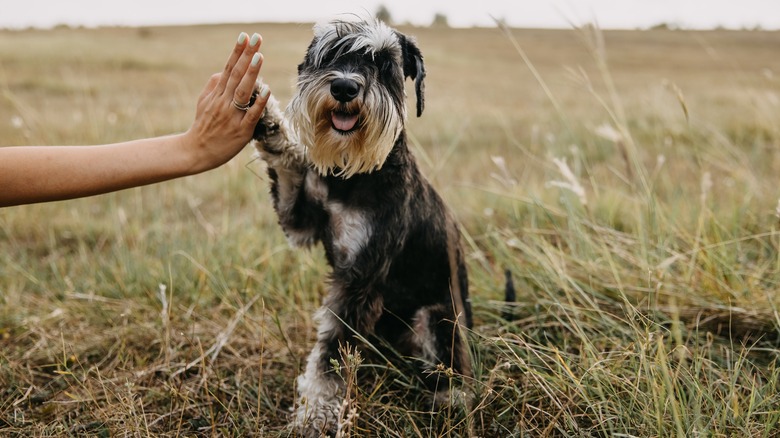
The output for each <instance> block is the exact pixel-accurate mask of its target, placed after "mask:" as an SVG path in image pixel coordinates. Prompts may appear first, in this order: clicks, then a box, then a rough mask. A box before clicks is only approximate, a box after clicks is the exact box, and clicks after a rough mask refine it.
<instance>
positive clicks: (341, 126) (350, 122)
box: [330, 112, 358, 131]
mask: <svg viewBox="0 0 780 438" xmlns="http://www.w3.org/2000/svg"><path fill="white" fill-rule="evenodd" d="M330 119H331V121H332V122H333V126H334V127H335V128H336V129H338V130H339V131H349V130H351V129H352V128H354V127H355V124H356V123H357V120H358V116H357V114H354V115H349V114H345V113H340V112H334V113H333V114H331V116H330Z"/></svg>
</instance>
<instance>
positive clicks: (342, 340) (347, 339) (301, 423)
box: [293, 282, 382, 436]
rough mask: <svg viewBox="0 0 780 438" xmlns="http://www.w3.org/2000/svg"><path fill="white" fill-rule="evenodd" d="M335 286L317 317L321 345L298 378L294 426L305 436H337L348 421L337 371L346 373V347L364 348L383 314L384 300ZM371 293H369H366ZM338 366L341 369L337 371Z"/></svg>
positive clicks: (339, 376) (343, 392)
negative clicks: (358, 295) (365, 338)
mask: <svg viewBox="0 0 780 438" xmlns="http://www.w3.org/2000/svg"><path fill="white" fill-rule="evenodd" d="M341 286H342V285H339V284H338V282H335V283H334V284H333V286H332V289H331V291H330V293H329V295H328V297H327V298H326V299H325V302H324V303H323V306H322V308H320V310H319V311H318V312H317V314H316V315H315V320H316V322H317V326H318V330H317V343H316V344H315V345H314V348H313V349H312V351H311V353H310V354H309V357H308V360H307V364H306V370H305V371H304V373H303V374H302V375H300V376H299V377H298V381H297V382H298V393H299V395H300V400H299V403H300V404H299V406H298V408H297V410H296V412H295V417H294V419H293V423H294V425H295V426H296V427H297V428H298V430H300V431H301V432H302V433H303V434H304V436H322V435H323V434H330V435H335V434H337V432H338V431H339V429H340V427H341V425H342V423H343V422H344V420H345V418H341V417H340V414H344V413H345V412H344V410H343V406H342V405H343V403H344V396H345V384H344V383H345V382H344V378H343V376H342V375H339V374H338V372H337V369H338V368H339V367H341V368H342V369H343V367H344V366H346V365H347V364H345V363H344V362H343V360H342V359H343V358H342V354H343V350H342V349H343V348H344V347H345V346H346V345H348V344H349V345H351V346H352V347H358V349H359V347H360V345H361V342H360V340H359V337H360V336H368V335H370V334H371V333H372V332H373V330H374V326H375V325H376V322H377V320H378V319H379V317H380V316H381V314H382V298H381V296H378V295H372V294H370V293H362V294H361V299H358V300H355V299H354V298H355V291H351V292H350V291H349V288H341ZM364 292H367V291H364ZM334 364H337V365H338V367H334Z"/></svg>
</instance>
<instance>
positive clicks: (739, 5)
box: [0, 0, 780, 29]
mask: <svg viewBox="0 0 780 438" xmlns="http://www.w3.org/2000/svg"><path fill="white" fill-rule="evenodd" d="M380 4H384V5H386V6H387V8H388V9H389V10H390V13H391V16H392V18H393V20H394V21H395V22H396V23H404V22H410V23H412V24H417V25H428V24H430V23H431V21H432V20H433V16H434V14H436V13H441V14H444V15H445V16H446V17H447V19H448V21H449V24H450V25H451V26H458V27H468V26H475V25H476V26H492V25H494V22H493V20H492V19H491V15H492V16H494V17H497V18H500V19H504V20H506V22H507V23H508V24H510V25H511V26H517V27H562V28H569V27H571V24H574V25H580V24H584V23H588V22H596V23H597V24H598V25H599V26H600V27H601V28H604V29H613V28H626V29H632V28H647V27H650V26H653V25H655V24H658V23H669V24H673V25H678V26H680V27H684V28H690V29H707V28H713V27H716V26H723V27H726V28H734V29H739V28H753V27H755V26H760V27H761V28H763V29H780V0H386V1H379V0H376V1H349V0H304V1H292V0H277V1H262V0H125V1H115V0H114V1H111V0H0V28H24V27H43V28H47V27H52V26H55V25H58V24H68V25H72V26H88V27H93V26H111V25H123V26H143V25H161V24H197V23H226V22H230V23H234V22H269V21H270V22H274V21H282V22H313V21H321V20H325V19H329V18H332V17H334V16H336V15H337V14H340V13H362V14H366V13H367V14H369V15H374V13H375V12H376V10H377V8H378V7H379V5H380Z"/></svg>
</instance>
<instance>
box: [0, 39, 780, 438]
mask: <svg viewBox="0 0 780 438" xmlns="http://www.w3.org/2000/svg"><path fill="white" fill-rule="evenodd" d="M239 30H249V31H253V30H259V31H260V32H262V33H263V35H264V38H265V43H264V49H263V51H264V53H265V59H266V64H265V66H264V67H263V75H264V77H265V80H266V82H268V83H270V84H271V85H272V90H273V92H274V93H275V94H276V95H277V96H278V97H280V98H281V99H282V100H283V101H286V100H287V99H288V98H289V96H290V93H291V88H290V86H291V83H292V77H293V74H294V72H295V65H296V64H297V62H298V61H299V58H300V57H301V56H302V54H303V50H304V49H305V47H306V44H307V42H308V39H309V37H310V31H309V26H308V25H267V24H263V25H256V26H227V25H226V26H204V27H176V28H145V29H97V30H84V29H57V30H53V31H21V32H1V33H0V35H1V36H2V37H1V38H0V91H1V92H2V100H0V102H2V103H0V145H12V144H41V143H44V144H94V143H107V142H112V141H121V140H125V139H131V138H138V137H143V136H150V135H157V134H165V133H170V132H175V131H180V130H184V129H186V128H187V124H188V123H189V121H190V118H191V117H192V114H193V105H194V102H195V98H196V96H197V93H198V92H199V90H200V87H201V86H202V84H203V83H204V82H205V80H206V78H207V77H208V75H209V74H210V73H211V72H214V71H218V70H219V69H220V68H221V66H222V63H223V62H224V57H225V56H226V55H227V50H229V47H230V44H231V43H232V40H233V38H234V36H235V35H237V34H238V32H239ZM404 30H406V31H408V32H409V33H412V34H415V35H416V36H417V38H418V40H419V43H420V46H421V48H422V50H423V53H424V55H425V59H426V67H427V69H428V79H427V95H426V97H427V100H426V104H427V105H426V111H425V114H423V117H422V118H420V119H410V120H409V132H410V138H411V139H412V143H413V147H414V151H415V154H416V155H417V157H418V160H419V161H420V163H421V165H422V167H423V168H424V171H425V173H426V175H428V177H429V178H430V179H431V181H432V182H433V183H434V185H435V186H436V187H437V188H439V189H440V191H441V192H442V194H443V196H444V197H445V198H446V199H447V200H448V201H449V203H450V204H451V205H452V206H453V208H454V210H455V213H456V215H457V216H458V217H459V219H460V221H461V222H462V224H463V230H464V241H465V243H466V245H467V249H468V250H467V252H468V263H469V268H470V280H471V285H472V287H471V291H472V292H471V293H472V296H473V297H474V307H475V313H476V321H477V324H476V326H475V328H474V330H473V333H472V334H471V339H472V344H473V348H472V354H473V358H474V363H475V376H474V378H473V379H470V380H469V381H468V382H466V386H467V388H468V389H469V390H470V391H471V392H472V393H473V394H474V396H473V400H472V403H471V404H470V405H469V406H467V407H463V406H461V405H458V404H454V405H453V406H452V407H451V408H450V410H449V411H445V412H444V413H438V412H432V411H431V409H430V407H429V406H428V403H427V401H426V399H425V397H424V396H423V394H421V392H420V388H421V386H420V385H419V383H418V382H416V381H415V379H414V378H412V377H410V376H409V374H408V373H407V372H406V370H404V369H397V368H394V367H393V366H389V365H384V364H375V363H368V362H365V361H362V360H360V358H359V357H357V356H354V355H353V356H352V357H351V359H350V360H348V361H346V363H347V364H348V366H346V367H345V368H344V369H342V370H341V371H342V375H343V376H344V377H345V379H346V381H347V382H348V383H349V387H350V388H351V389H352V391H351V393H350V398H349V404H348V405H347V408H345V412H344V418H345V419H347V418H348V419H349V427H348V428H347V430H348V431H349V433H350V434H351V435H352V436H402V437H407V436H422V437H428V436H466V435H476V436H496V437H499V436H500V437H505V436H594V435H595V436H774V435H775V432H774V431H775V429H776V426H777V423H778V419H779V418H780V400H778V395H777V394H778V391H777V387H776V386H777V380H778V367H777V354H778V348H777V342H778V333H779V332H778V318H777V311H776V309H777V307H778V304H779V303H780V301H779V299H778V296H777V294H776V293H775V291H776V290H777V288H778V287H777V286H778V280H780V277H779V275H780V258H778V245H779V244H780V235H778V232H777V230H776V229H777V225H778V221H779V220H780V219H778V214H779V213H778V197H780V193H778V192H777V190H776V189H775V187H776V184H774V179H775V175H777V174H778V170H780V169H779V168H780V162H779V161H778V159H777V148H778V145H779V144H780V132H778V129H779V128H778V124H777V120H779V119H780V117H779V116H780V101H779V100H778V93H779V92H780V82H778V79H777V77H776V75H777V74H778V72H780V59H779V58H777V57H776V56H775V52H776V47H778V43H780V41H778V40H780V34H778V33H773V32H725V31H724V32H669V31H652V32H603V33H602V32H598V31H595V30H593V29H582V30H570V31H543V30H501V29H460V30H456V29H441V28H437V29H404ZM0 248H1V249H2V250H0V434H3V435H10V436H51V435H98V436H112V435H144V436H179V435H182V436H192V435H215V436H222V435H227V436H288V435H289V431H288V430H287V429H285V425H286V423H287V419H288V414H289V410H290V407H291V406H292V404H293V403H294V398H295V388H294V378H295V376H296V375H297V374H298V373H299V371H300V370H301V368H302V366H303V363H304V360H305V357H306V354H307V352H308V349H309V348H310V346H311V344H312V342H313V335H314V327H313V323H312V320H311V316H310V315H311V312H312V311H313V310H314V309H315V308H316V307H317V306H318V303H319V300H320V299H321V296H322V294H323V293H324V292H325V288H324V287H323V279H324V277H325V276H326V273H327V267H326V264H325V263H324V257H323V255H322V253H321V251H319V250H315V251H312V252H304V251H297V250H292V249H290V248H288V246H287V244H286V242H285V241H284V238H283V236H282V233H281V232H280V230H279V229H278V226H277V225H276V218H275V217H274V214H273V212H272V211H271V208H270V201H269V199H268V196H267V181H266V178H265V177H264V176H263V170H262V165H260V164H259V163H254V162H252V160H251V158H250V154H249V151H247V153H246V154H243V155H240V156H239V157H237V158H236V159H235V160H233V161H232V162H231V163H229V164H227V165H226V166H224V167H222V168H220V169H218V170H215V171H212V172H210V173H208V174H204V175H199V176H196V177H191V178H187V179H182V180H179V181H173V182H169V183H164V184H160V185H156V186H150V187H143V188H138V189H132V190H127V191H124V192H120V193H115V194H110V195H104V196H100V197H96V198H91V199H82V200H75V201H68V202H61V203H52V204H46V205H32V206H24V207H18V208H10V209H8V208H7V209H3V210H2V211H0ZM504 269H511V270H512V272H513V273H514V278H515V284H516V286H517V292H518V300H517V302H516V303H515V304H514V305H513V306H512V309H511V310H512V312H513V314H514V320H512V321H507V320H504V319H503V318H502V317H501V315H502V313H503V312H504V311H505V310H506V309H505V305H504V303H503V302H502V301H501V297H502V293H503V291H502V288H503V271H504ZM357 375H360V376H361V381H360V382H359V384H358V380H357V377H356V376H357ZM440 378H441V379H442V384H449V380H450V378H451V376H449V375H448V374H447V372H446V370H442V372H441V375H440Z"/></svg>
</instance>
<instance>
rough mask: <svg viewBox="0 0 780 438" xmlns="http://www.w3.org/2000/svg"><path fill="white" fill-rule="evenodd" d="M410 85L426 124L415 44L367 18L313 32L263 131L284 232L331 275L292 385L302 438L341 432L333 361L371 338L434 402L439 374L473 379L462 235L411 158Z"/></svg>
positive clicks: (261, 145) (260, 138) (260, 144)
mask: <svg viewBox="0 0 780 438" xmlns="http://www.w3.org/2000/svg"><path fill="white" fill-rule="evenodd" d="M406 78H411V79H412V80H414V85H415V94H416V98H417V108H416V109H417V111H416V112H417V116H418V117H419V116H420V115H421V114H422V112H423V107H424V78H425V68H424V63H423V57H422V54H421V53H420V50H419V48H418V47H417V45H416V43H415V41H414V40H413V39H412V38H410V37H407V36H405V35H403V34H401V33H400V32H398V31H396V30H394V29H391V28H389V27H388V26H386V25H385V24H383V23H381V22H378V21H373V20H367V21H334V22H330V23H328V24H324V25H318V26H315V29H314V39H313V40H312V42H311V44H310V46H309V48H308V50H307V51H306V55H305V57H304V59H303V62H302V63H301V64H300V65H299V66H298V81H297V87H296V93H295V95H294V97H293V98H292V101H291V102H290V103H289V105H288V107H287V110H286V112H283V111H282V110H281V108H280V107H279V104H278V103H277V102H276V101H275V100H273V99H271V101H269V103H268V105H267V107H266V112H265V114H264V116H263V118H262V119H261V121H260V123H259V124H258V125H257V129H256V130H255V140H256V143H255V146H256V147H257V149H258V151H259V154H260V156H261V157H262V158H263V160H265V162H266V163H267V167H268V175H269V177H270V180H271V194H272V198H273V205H274V208H275V210H276V212H277V214H278V216H279V223H280V225H281V227H282V229H283V230H284V232H285V234H286V235H287V237H288V239H289V241H290V242H291V244H293V245H295V246H303V247H307V246H311V245H314V244H316V243H317V242H321V243H322V245H323V246H324V248H325V254H326V256H327V260H328V262H329V264H330V266H331V267H332V273H331V274H330V278H329V282H328V294H327V296H326V297H325V299H324V303H323V305H322V308H321V309H320V310H319V311H318V312H317V315H316V321H317V323H318V332H317V342H316V345H315V346H314V348H313V349H312V351H311V353H310V355H309V358H308V362H307V366H306V370H305V372H304V373H303V374H302V375H301V376H300V377H299V378H298V391H299V393H300V394H299V395H300V401H299V405H298V407H297V410H296V412H295V415H294V418H293V423H294V424H295V425H296V426H297V427H299V428H300V430H301V431H302V433H303V434H304V435H306V436H319V435H320V434H323V433H334V432H336V431H337V429H338V427H339V425H338V424H337V423H338V421H337V420H338V419H337V415H338V412H339V409H340V407H341V404H342V400H343V396H344V394H343V391H344V384H343V381H342V380H341V377H340V376H339V375H338V374H337V373H335V372H333V365H332V363H333V361H340V360H341V359H340V358H341V355H340V353H339V349H340V348H341V347H343V346H345V345H347V344H350V345H352V346H354V347H357V348H360V347H361V345H363V344H362V343H363V342H364V340H368V341H371V342H372V343H373V341H374V340H376V341H377V343H384V344H385V345H390V346H392V348H393V349H394V350H395V351H396V352H398V353H399V354H400V355H401V356H403V357H410V358H414V359H415V362H416V363H417V364H418V369H419V372H420V373H421V374H422V376H423V377H422V379H423V380H424V381H425V382H426V383H427V384H428V385H429V387H430V389H431V390H432V391H434V392H435V393H436V395H437V398H439V399H441V398H446V394H445V390H446V388H439V387H437V381H436V377H435V376H434V375H432V374H435V373H431V371H434V370H436V368H437V366H439V367H441V365H444V366H445V367H446V368H451V369H452V370H453V371H454V372H455V373H457V374H459V375H462V376H469V375H470V373H471V365H470V359H469V354H468V349H467V345H466V340H465V336H464V333H463V330H462V329H463V328H464V327H471V307H470V303H469V299H468V279H467V273H466V266H465V263H464V260H463V250H462V248H461V244H460V233H459V230H458V226H457V224H456V222H455V220H454V219H453V217H452V215H451V213H450V212H449V210H448V209H447V208H446V206H445V205H444V202H443V201H442V199H441V198H440V197H439V195H438V194H437V193H436V191H435V190H434V189H433V187H431V185H430V184H429V183H428V181H427V180H426V179H425V178H424V177H423V175H422V174H421V173H420V171H419V169H418V167H417V164H416V163H415V160H414V157H413V156H412V153H411V152H410V151H409V148H408V146H407V138H406V132H405V121H406V104H405V100H406V94H405V91H404V82H405V79H406ZM442 386H447V385H442ZM442 396H444V397H442Z"/></svg>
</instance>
